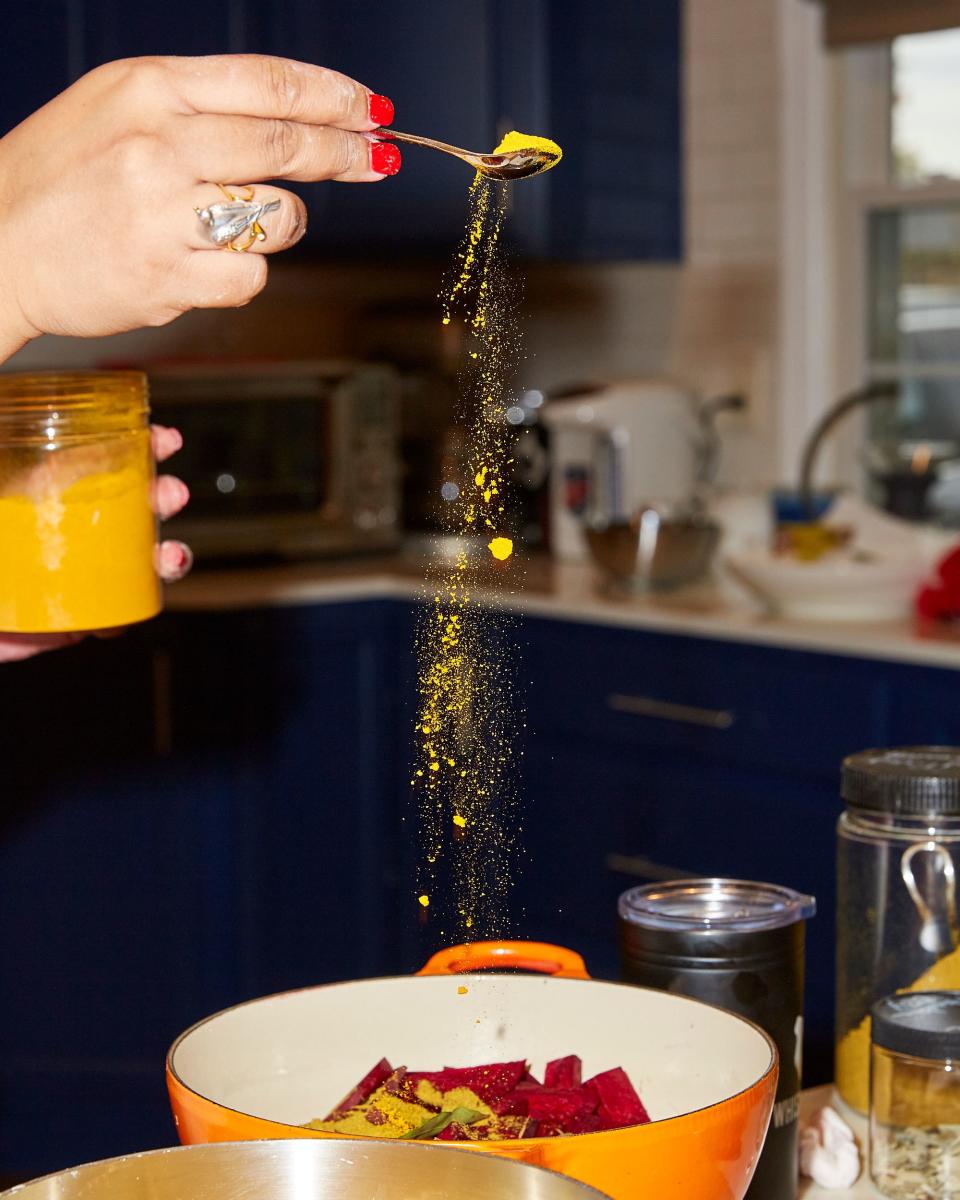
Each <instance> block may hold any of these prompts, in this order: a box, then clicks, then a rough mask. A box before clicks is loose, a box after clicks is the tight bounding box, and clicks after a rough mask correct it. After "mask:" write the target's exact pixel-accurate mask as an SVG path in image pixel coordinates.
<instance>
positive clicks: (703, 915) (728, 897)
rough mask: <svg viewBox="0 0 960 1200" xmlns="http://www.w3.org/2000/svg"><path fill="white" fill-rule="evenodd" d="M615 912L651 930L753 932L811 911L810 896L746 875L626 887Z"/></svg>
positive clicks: (807, 915) (798, 918) (803, 916)
mask: <svg viewBox="0 0 960 1200" xmlns="http://www.w3.org/2000/svg"><path fill="white" fill-rule="evenodd" d="M618 909H619V913H620V916H621V917H622V918H623V919H624V920H625V921H629V922H631V923H633V924H636V925H643V926H646V927H647V928H654V929H674V930H681V929H703V930H706V929H715V930H728V931H732V932H738V933H739V932H742V933H747V932H758V931H761V930H766V929H780V928H783V926H785V925H793V924H795V923H796V922H797V921H805V920H807V919H808V918H810V917H812V916H813V915H814V914H815V913H816V911H817V902H816V900H815V899H814V898H813V896H807V895H804V894H803V893H802V892H796V891H794V890H793V888H788V887H783V886H782V885H781V884H778V883H758V882H756V881H754V880H746V879H724V878H721V877H717V876H713V877H709V878H703V879H672V880H670V881H669V882H668V883H648V884H644V885H642V886H640V887H635V888H630V889H629V890H628V891H626V892H624V893H623V894H622V895H621V896H620V901H619V904H618Z"/></svg>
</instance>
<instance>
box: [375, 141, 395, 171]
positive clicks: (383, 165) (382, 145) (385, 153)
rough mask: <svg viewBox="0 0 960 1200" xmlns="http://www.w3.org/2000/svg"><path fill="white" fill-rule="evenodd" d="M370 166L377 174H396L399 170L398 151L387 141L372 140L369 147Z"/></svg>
mask: <svg viewBox="0 0 960 1200" xmlns="http://www.w3.org/2000/svg"><path fill="white" fill-rule="evenodd" d="M370 166H371V167H372V168H373V170H374V171H376V172H377V174H378V175H396V173H397V172H398V171H399V170H400V151H399V150H398V149H397V148H396V146H394V145H391V144H390V143H388V142H374V143H373V144H372V145H371V147H370Z"/></svg>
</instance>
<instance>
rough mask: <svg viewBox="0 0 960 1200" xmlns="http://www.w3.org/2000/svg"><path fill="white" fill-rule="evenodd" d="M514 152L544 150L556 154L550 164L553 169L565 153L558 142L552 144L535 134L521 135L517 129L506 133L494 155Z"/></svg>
mask: <svg viewBox="0 0 960 1200" xmlns="http://www.w3.org/2000/svg"><path fill="white" fill-rule="evenodd" d="M513 150H544V151H545V152H546V153H547V154H555V155H556V159H555V161H554V162H552V163H551V164H550V166H551V167H555V166H556V165H557V163H558V162H559V161H560V159H561V158H563V151H562V150H561V149H560V147H559V146H558V145H557V143H556V142H552V141H551V140H550V139H549V138H545V137H537V135H536V134H534V133H519V132H518V131H517V130H516V129H511V130H510V132H509V133H505V134H504V135H503V137H502V138H501V139H500V143H499V145H498V146H496V147H495V148H494V151H493V152H494V154H510V153H511V151H513Z"/></svg>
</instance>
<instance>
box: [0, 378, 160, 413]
mask: <svg viewBox="0 0 960 1200" xmlns="http://www.w3.org/2000/svg"><path fill="white" fill-rule="evenodd" d="M134 396H136V397H138V398H140V399H142V402H143V404H144V405H146V402H147V377H146V375H145V374H144V372H143V371H127V370H124V371H106V370H91V371H73V370H71V371H62V370H51V371H4V372H0V412H5V413H16V412H24V413H25V412H30V411H34V412H35V411H37V410H41V409H47V408H49V407H51V406H52V405H54V404H55V405H56V406H57V407H58V408H64V409H69V410H70V411H76V410H77V409H82V408H88V407H91V406H99V405H103V404H104V403H109V402H110V401H111V400H113V399H117V398H127V399H130V398H132V397H134Z"/></svg>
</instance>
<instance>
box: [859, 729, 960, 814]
mask: <svg viewBox="0 0 960 1200" xmlns="http://www.w3.org/2000/svg"><path fill="white" fill-rule="evenodd" d="M840 794H841V795H842V796H843V798H844V800H846V801H847V803H848V804H853V805H855V806H856V807H858V808H869V809H872V810H873V811H875V812H885V813H899V814H903V815H907V816H910V815H913V816H931V815H937V816H960V746H901V747H899V748H895V749H890V750H863V751H861V752H860V753H859V754H851V755H850V757H849V758H846V759H844V762H843V771H842V782H841V786H840Z"/></svg>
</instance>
